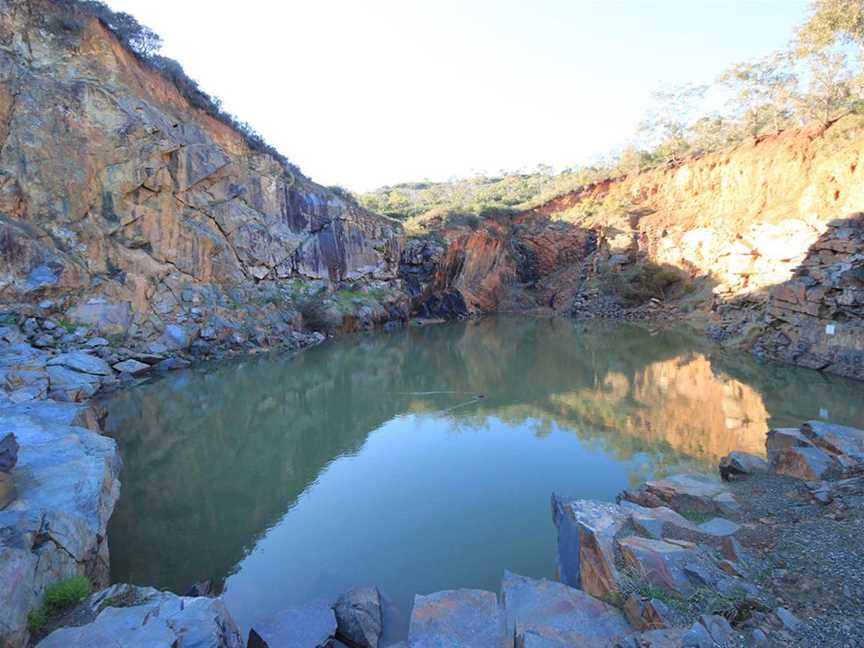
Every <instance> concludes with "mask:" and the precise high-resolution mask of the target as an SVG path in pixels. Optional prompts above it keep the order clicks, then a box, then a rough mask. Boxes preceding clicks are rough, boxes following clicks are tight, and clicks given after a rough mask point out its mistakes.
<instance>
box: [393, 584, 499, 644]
mask: <svg viewBox="0 0 864 648" xmlns="http://www.w3.org/2000/svg"><path fill="white" fill-rule="evenodd" d="M503 642H504V619H503V617H502V614H501V611H500V610H499V609H498V599H497V597H496V596H495V594H493V593H492V592H486V591H483V590H472V589H460V590H445V591H443V592H435V593H434V594H429V595H426V596H421V595H417V596H415V597H414V609H413V610H412V611H411V622H410V625H409V630H408V646H409V648H495V647H496V646H502V645H503Z"/></svg>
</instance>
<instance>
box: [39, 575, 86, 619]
mask: <svg viewBox="0 0 864 648" xmlns="http://www.w3.org/2000/svg"><path fill="white" fill-rule="evenodd" d="M89 594H90V581H88V580H87V579H86V578H85V577H84V576H72V577H71V578H65V579H63V580H61V581H57V582H56V583H52V584H51V585H49V586H48V587H47V588H46V589H45V601H44V603H43V608H44V609H45V611H46V612H47V613H48V614H49V615H52V614H56V613H57V612H60V611H62V610H64V609H65V608H67V607H70V606H72V605H75V604H76V603H78V602H79V601H81V600H83V599H84V598H86V597H87V596H89Z"/></svg>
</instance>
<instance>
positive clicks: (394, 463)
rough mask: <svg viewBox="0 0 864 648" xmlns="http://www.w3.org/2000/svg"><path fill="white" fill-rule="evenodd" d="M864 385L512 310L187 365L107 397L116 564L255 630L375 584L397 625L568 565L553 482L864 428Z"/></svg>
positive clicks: (592, 482)
mask: <svg viewBox="0 0 864 648" xmlns="http://www.w3.org/2000/svg"><path fill="white" fill-rule="evenodd" d="M479 395H482V398H479V397H478V396H479ZM859 397H860V385H859V384H857V383H851V382H848V381H843V380H840V379H836V378H827V377H824V376H822V375H820V374H817V373H815V372H809V371H806V370H799V369H790V368H785V367H784V368H776V367H760V366H758V365H756V364H755V363H754V362H753V361H752V360H751V359H750V358H748V357H746V356H743V355H740V354H728V353H718V352H717V351H716V350H713V349H712V348H709V347H704V346H702V345H701V344H700V343H699V342H698V341H697V340H695V339H693V338H690V337H688V336H687V335H686V334H684V333H682V332H680V331H674V330H663V331H651V330H650V329H648V328H641V327H635V326H624V325H613V324H609V325H604V324H596V323H591V324H590V325H579V324H575V325H574V324H573V323H572V322H568V321H563V320H528V319H515V318H505V317H501V318H495V319H486V320H482V321H479V322H469V323H461V324H451V325H445V326H437V327H431V328H425V329H412V330H408V331H403V332H399V333H394V334H389V335H388V334H377V335H369V336H352V337H350V338H345V339H341V340H337V341H335V342H330V343H327V344H325V345H323V346H322V347H319V348H316V349H311V350H308V351H307V352H304V353H301V354H298V355H294V356H282V357H277V356H268V357H260V358H255V359H247V360H243V361H242V362H234V363H230V364H225V365H221V366H217V367H211V368H209V369H208V370H206V371H205V370H198V371H190V372H184V373H181V374H176V375H172V376H169V377H166V378H164V379H161V380H158V381H154V382H151V383H149V384H146V385H142V386H140V387H138V388H136V389H133V390H129V391H126V392H123V393H120V394H118V395H117V396H115V397H114V398H113V400H111V401H110V402H109V403H108V409H109V416H108V419H107V425H108V433H109V434H112V435H114V436H116V437H117V438H118V440H119V442H120V444H121V448H122V451H123V455H124V459H125V462H126V463H125V468H124V472H123V475H122V480H123V493H122V496H121V500H120V503H119V506H118V509H117V511H116V513H115V515H114V517H113V518H112V522H111V527H110V531H109V533H110V538H109V539H110V542H111V552H112V571H113V576H114V578H115V579H117V580H124V581H131V582H135V583H141V584H152V585H157V586H160V587H166V588H170V589H174V590H176V591H182V590H184V589H186V588H187V587H188V586H189V585H190V584H191V583H192V582H194V581H196V580H201V579H203V578H216V579H218V580H220V581H221V580H222V579H227V580H226V581H225V584H226V597H227V598H228V600H229V604H230V605H231V607H232V610H233V611H234V613H235V616H236V617H237V618H238V621H239V622H240V623H241V625H244V626H248V624H250V623H253V622H254V621H255V620H256V619H257V618H260V617H265V616H267V615H268V614H271V613H272V612H274V611H276V610H278V609H279V608H280V607H283V606H285V605H287V604H290V603H294V602H300V601H303V600H306V599H309V598H312V597H316V596H330V595H332V594H334V593H336V592H339V591H340V590H344V589H347V588H349V587H351V586H352V585H355V584H363V583H369V582H372V583H376V584H378V585H379V586H381V588H382V589H383V590H384V591H385V593H386V594H387V595H388V596H389V597H390V598H391V599H392V601H393V605H394V606H395V607H394V611H393V612H392V614H393V617H394V619H395V624H394V626H393V627H394V628H396V629H397V632H396V634H397V635H398V634H399V629H400V628H402V627H403V626H404V621H405V619H406V616H407V610H408V608H409V607H410V600H411V598H412V596H413V594H414V593H415V592H428V591H432V590H434V589H443V588H448V587H462V586H467V587H485V588H488V589H496V588H497V583H498V580H499V579H500V575H501V571H502V569H503V568H504V567H510V568H512V569H515V570H516V571H521V572H524V573H526V574H528V575H534V576H551V575H552V573H553V570H554V565H553V558H554V548H553V533H552V528H551V525H550V523H549V514H548V496H549V493H550V492H551V491H552V490H558V491H565V492H567V493H570V494H573V495H578V496H585V497H598V498H611V497H613V496H614V494H615V493H616V492H618V491H619V490H620V489H621V488H623V487H625V486H627V485H628V483H635V482H637V481H640V480H642V479H645V478H646V477H648V476H650V475H652V474H658V473H663V472H667V471H669V470H672V469H677V468H679V467H680V466H682V465H694V464H695V465H698V466H700V467H706V468H709V469H711V468H713V466H714V465H715V464H716V460H717V458H718V457H719V456H721V455H723V454H725V453H726V452H728V451H729V450H731V449H736V448H738V449H746V450H750V451H754V452H761V451H762V450H763V445H764V435H765V432H766V431H767V429H768V427H769V426H773V425H787V424H794V423H797V422H799V421H800V420H802V419H806V418H814V417H817V416H819V415H820V413H821V414H823V415H825V416H830V417H831V418H832V419H833V420H836V421H838V422H844V423H849V424H858V425H861V424H862V423H864V421H862V420H860V413H859V412H856V411H855V403H856V399H857V398H859Z"/></svg>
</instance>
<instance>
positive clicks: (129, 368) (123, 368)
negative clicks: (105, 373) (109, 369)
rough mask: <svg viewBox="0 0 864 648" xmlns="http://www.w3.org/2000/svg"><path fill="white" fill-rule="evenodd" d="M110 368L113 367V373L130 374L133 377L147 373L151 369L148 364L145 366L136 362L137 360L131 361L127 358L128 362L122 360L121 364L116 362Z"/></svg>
mask: <svg viewBox="0 0 864 648" xmlns="http://www.w3.org/2000/svg"><path fill="white" fill-rule="evenodd" d="M112 366H113V367H114V370H115V371H119V372H120V373H128V374H132V375H133V376H138V375H140V374H143V373H147V372H148V371H150V370H151V369H152V368H153V367H152V366H151V365H149V364H146V363H144V362H138V361H137V360H133V359H132V358H129V359H128V360H123V361H122V362H118V363H116V364H114V365H112Z"/></svg>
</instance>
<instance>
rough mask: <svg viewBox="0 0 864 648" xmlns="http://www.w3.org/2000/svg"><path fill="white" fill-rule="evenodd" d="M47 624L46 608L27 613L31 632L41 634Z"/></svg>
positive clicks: (28, 626)
mask: <svg viewBox="0 0 864 648" xmlns="http://www.w3.org/2000/svg"><path fill="white" fill-rule="evenodd" d="M47 624H48V615H47V614H46V613H45V608H37V609H35V610H30V612H29V613H28V614H27V629H28V630H29V631H30V634H34V635H35V634H39V633H40V632H42V630H43V629H44V628H45V626H46V625H47Z"/></svg>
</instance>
